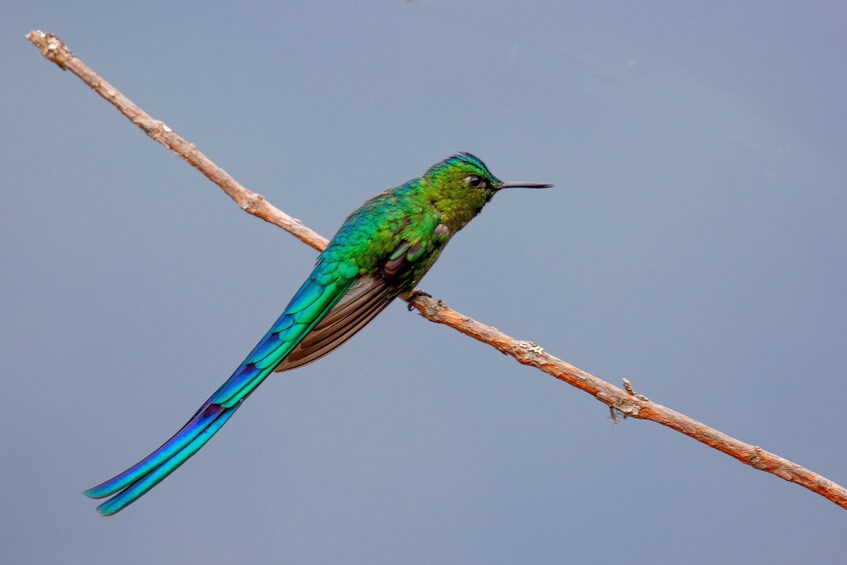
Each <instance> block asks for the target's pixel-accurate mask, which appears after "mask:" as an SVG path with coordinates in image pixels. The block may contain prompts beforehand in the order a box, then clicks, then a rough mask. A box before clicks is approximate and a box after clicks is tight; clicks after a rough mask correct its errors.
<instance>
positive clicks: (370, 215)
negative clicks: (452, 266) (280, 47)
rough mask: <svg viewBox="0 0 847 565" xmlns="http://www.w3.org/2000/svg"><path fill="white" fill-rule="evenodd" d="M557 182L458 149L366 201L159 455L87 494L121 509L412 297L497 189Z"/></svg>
mask: <svg viewBox="0 0 847 565" xmlns="http://www.w3.org/2000/svg"><path fill="white" fill-rule="evenodd" d="M551 186H552V185H550V184H545V183H533V182H503V181H501V180H499V179H498V178H497V177H495V176H494V175H493V174H491V172H490V171H489V170H488V167H486V166H485V164H484V163H483V162H482V161H481V160H480V159H479V158H477V157H475V156H473V155H471V154H470V153H458V154H456V155H453V156H451V157H448V158H447V159H444V160H443V161H441V162H439V163H436V164H435V165H433V166H432V167H430V168H429V170H427V171H426V173H424V175H423V176H422V177H419V178H416V179H412V180H410V181H408V182H406V183H405V184H402V185H400V186H397V187H395V188H391V189H388V190H386V191H385V192H382V193H380V194H378V195H376V196H374V197H373V198H371V199H370V200H367V201H366V202H365V203H364V204H362V205H361V206H360V207H359V208H358V209H357V210H355V211H354V212H353V213H352V214H350V216H349V217H348V218H347V219H346V220H345V221H344V223H343V224H342V225H341V228H340V229H339V230H338V232H337V233H336V234H335V236H333V238H332V240H331V241H330V242H329V244H328V245H327V247H326V249H324V251H323V252H322V253H321V254H320V255H319V256H318V258H317V261H316V264H315V267H314V269H313V270H312V272H311V273H310V274H309V277H308V278H307V279H306V281H305V282H304V283H303V285H302V286H301V287H300V289H299V290H298V291H297V293H296V294H295V295H294V297H293V298H292V299H291V301H290V302H289V303H288V306H286V307H285V310H284V311H283V312H282V314H281V315H280V317H279V319H277V321H276V322H275V323H274V324H273V326H271V328H270V330H268V332H267V333H266V334H265V335H264V337H262V339H261V340H260V341H259V343H258V344H257V345H256V346H255V347H254V348H253V350H252V351H251V352H250V354H249V355H247V357H246V358H245V359H244V361H243V362H242V363H241V365H239V366H238V368H237V369H236V370H235V372H234V373H233V374H232V376H230V377H229V379H228V380H227V381H226V382H225V383H224V384H223V385H221V387H220V388H219V389H218V390H216V391H215V393H214V394H212V396H211V397H210V398H209V399H208V400H207V401H206V402H204V403H203V405H202V406H200V408H199V409H198V410H197V412H195V414H194V416H192V417H191V419H190V420H188V422H187V423H186V424H185V425H184V426H183V427H182V428H181V429H180V430H179V431H178V432H177V433H176V434H175V435H174V436H173V437H171V438H170V439H169V440H168V441H166V442H165V443H164V444H162V446H161V447H159V448H158V449H156V450H155V451H154V452H153V453H151V454H150V455H148V456H147V457H145V458H144V459H142V460H141V461H139V462H138V463H136V464H135V465H133V466H132V467H130V468H129V469H127V470H126V471H124V472H122V473H120V474H119V475H116V476H115V477H113V478H111V479H109V480H108V481H106V482H104V483H101V484H99V485H97V486H95V487H92V488H90V489H88V490H86V491H85V492H84V494H85V495H86V496H89V497H90V498H105V497H111V498H109V499H108V500H107V501H105V502H103V503H102V504H100V506H98V507H97V510H98V511H99V512H100V513H101V514H102V515H104V516H111V515H113V514H115V513H117V512H120V511H121V510H123V509H124V508H126V507H127V506H129V505H130V504H132V503H133V502H135V501H136V500H138V498H140V497H141V496H142V495H144V494H145V493H147V492H148V491H149V490H150V489H152V488H153V487H154V486H156V485H157V484H159V482H161V481H162V480H163V479H165V478H166V477H167V476H168V475H170V474H171V473H173V472H174V471H175V470H176V469H177V468H179V467H180V465H182V464H183V463H185V462H186V461H187V460H188V459H189V458H190V457H191V456H193V455H194V454H195V453H197V451H198V450H199V449H200V448H201V447H203V446H204V445H205V444H206V442H208V441H209V440H210V439H211V438H212V436H213V435H215V434H216V433H217V431H218V430H219V429H221V427H222V426H223V425H224V424H226V423H227V421H229V419H230V418H231V417H232V415H233V414H235V411H236V410H238V408H239V407H240V406H241V404H242V403H243V402H244V401H245V400H246V399H247V397H248V396H250V395H251V394H252V393H253V391H254V390H255V389H256V387H258V386H259V385H260V384H262V382H263V381H264V380H265V379H266V378H267V377H268V375H270V374H271V373H272V372H279V371H288V370H291V369H296V368H297V367H302V366H303V365H306V364H308V363H311V362H312V361H315V360H317V359H319V358H321V357H323V356H324V355H327V354H328V353H330V352H331V351H333V350H335V349H336V348H337V347H338V346H340V345H341V344H343V343H344V342H346V341H347V340H348V339H350V338H351V337H352V336H353V335H354V334H355V333H357V332H358V331H359V330H360V329H362V328H363V327H364V326H365V325H367V324H368V322H370V321H371V320H372V319H373V318H374V316H376V315H377V314H379V313H380V312H381V311H382V310H383V309H385V307H386V306H388V304H389V303H390V302H391V301H392V300H394V299H395V298H397V297H398V296H400V297H403V298H406V299H409V298H413V297H414V296H415V295H416V292H418V291H415V287H416V286H417V284H418V282H420V280H421V278H422V277H423V276H424V275H425V274H426V272H427V271H429V269H430V268H431V267H432V265H433V264H434V263H435V261H436V260H437V259H438V256H439V255H440V254H441V251H442V250H443V249H444V246H445V245H447V242H448V241H450V238H452V237H453V236H454V235H456V233H457V232H458V231H459V230H461V229H462V228H463V227H464V226H465V225H467V223H468V222H470V221H471V220H472V219H473V218H474V217H475V216H476V215H477V214H479V212H480V211H481V210H482V208H483V206H485V205H486V204H487V203H488V201H490V200H491V198H492V197H493V196H494V195H495V194H496V193H497V192H499V191H501V190H503V189H506V188H519V187H522V188H549V187H551ZM410 309H411V307H410Z"/></svg>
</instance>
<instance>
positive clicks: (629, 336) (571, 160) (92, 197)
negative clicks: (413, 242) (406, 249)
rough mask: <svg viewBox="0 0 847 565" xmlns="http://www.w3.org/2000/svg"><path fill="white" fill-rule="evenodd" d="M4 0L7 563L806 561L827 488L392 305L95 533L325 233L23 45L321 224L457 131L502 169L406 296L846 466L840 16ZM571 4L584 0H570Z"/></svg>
mask: <svg viewBox="0 0 847 565" xmlns="http://www.w3.org/2000/svg"><path fill="white" fill-rule="evenodd" d="M276 4H279V3H269V4H267V5H262V4H249V3H248V4H243V5H239V6H238V7H235V6H236V4H235V3H232V2H203V3H179V4H173V3H157V2H152V3H146V4H143V5H142V4H137V3H127V4H126V5H122V4H119V3H93V2H92V3H74V5H73V6H72V5H71V4H69V3H65V2H41V3H39V2H27V3H24V2H14V3H12V2H4V5H3V22H2V23H0V43H2V52H3V62H2V64H0V100H2V104H0V190H2V191H3V193H2V196H3V199H2V206H0V241H2V244H0V264H1V265H2V271H0V273H2V276H1V277H0V319H2V322H0V343H2V356H3V366H4V367H5V371H4V373H5V378H4V379H3V382H4V393H5V394H4V399H5V407H4V410H3V412H2V416H0V450H2V453H3V454H4V456H3V463H2V465H0V483H2V484H3V485H5V487H4V488H3V489H0V557H1V558H2V559H0V560H2V561H3V562H4V563H51V562H52V563H55V562H61V561H64V562H75V563H90V564H97V563H114V562H116V561H120V562H122V563H144V562H189V561H191V562H201V561H202V562H204V563H223V562H232V561H234V560H238V561H239V562H250V561H255V562H286V563H368V564H371V563H412V564H415V563H421V564H424V563H426V564H428V563H565V562H571V563H608V562H610V561H617V560H621V559H623V560H626V561H627V562H629V563H681V562H684V563H749V562H769V563H795V562H805V563H833V562H836V561H839V560H841V559H843V556H844V554H845V550H847V541H845V539H846V538H845V527H844V524H845V516H847V514H845V513H844V511H843V510H842V509H840V508H838V507H837V506H835V505H833V504H832V503H830V502H827V501H826V500H824V499H822V498H820V497H818V496H815V495H813V494H811V493H810V492H808V491H806V490H805V489H802V488H800V487H797V486H795V485H792V484H789V483H786V482H784V481H781V480H779V479H777V478H775V477H773V476H771V475H766V474H763V473H760V472H757V471H754V470H752V469H750V468H748V467H745V466H743V465H741V464H740V463H738V462H736V461H735V460H733V459H730V458H728V457H726V456H724V455H721V454H719V453H717V452H715V451H712V450H710V449H708V448H706V447H705V446H702V445H700V444H698V443H696V442H694V441H692V440H690V439H688V438H686V437H684V436H681V435H679V434H676V433H673V432H671V431H669V430H666V429H664V428H661V427H660V426H657V425H656V424H652V423H649V422H639V421H625V422H623V423H621V424H619V425H616V426H615V425H612V424H611V423H610V421H609V418H608V410H607V409H606V408H605V407H604V406H603V405H602V404H600V403H598V402H596V401H595V400H593V399H592V398H591V397H589V396H587V395H585V394H583V393H580V392H578V391H576V390H575V389H572V388H569V387H567V386H565V385H563V384H561V383H559V382H558V381H555V380H554V379H552V378H551V377H549V376H546V375H544V374H542V373H539V372H537V371H533V370H530V369H527V368H524V367H522V366H520V365H518V364H517V363H515V362H514V361H513V360H511V359H509V358H506V357H503V356H502V355H499V354H497V353H496V352H495V351H493V350H492V349H490V348H487V347H485V346H482V345H480V344H478V343H476V342H472V341H470V340H468V339H467V338H464V337H462V336H460V335H459V334H457V333H455V332H453V331H451V330H448V329H446V328H443V327H439V326H436V325H434V324H430V323H428V322H426V321H424V320H421V319H419V317H418V316H416V315H415V314H413V313H409V312H407V311H406V310H405V308H404V307H403V305H402V304H397V305H392V306H391V307H390V308H389V309H388V310H387V311H386V312H385V313H384V314H383V315H381V316H380V317H379V318H378V319H377V320H376V321H375V322H374V323H373V324H372V325H371V326H369V327H368V328H367V329H366V330H364V331H363V332H362V334H360V335H359V336H357V337H356V338H355V339H353V340H352V341H351V343H350V344H348V345H346V346H345V347H343V348H342V349H341V350H339V351H338V352H336V353H334V354H333V355H331V356H330V357H328V358H325V359H323V360H321V361H320V362H319V363H316V364H313V365H311V366H309V367H306V368H304V369H302V370H298V371H296V372H294V373H288V374H285V375H283V376H276V377H275V378H273V379H271V380H270V381H269V382H267V383H266V384H265V385H264V386H263V387H262V389H261V390H260V391H259V392H258V393H257V394H256V395H254V396H253V397H251V398H250V401H249V403H248V405H247V406H245V407H244V409H243V410H240V411H239V414H238V416H236V417H235V418H234V419H233V420H232V422H231V423H230V424H229V425H228V426H226V428H225V429H224V430H223V431H222V432H221V433H220V434H219V435H218V436H217V437H215V438H214V440H213V441H212V442H211V443H210V444H209V445H208V446H207V447H206V448H205V449H204V450H203V451H202V452H201V453H200V454H199V455H198V456H197V457H195V458H194V459H193V460H191V461H190V462H189V463H188V464H186V465H185V466H184V467H183V468H182V469H180V470H179V471H178V472H177V473H175V474H174V475H173V476H172V477H170V478H169V479H168V480H166V481H165V482H164V483H162V484H161V485H160V486H158V487H157V488H156V489H154V490H153V491H152V492H151V493H150V494H148V495H147V496H145V497H144V498H143V499H142V500H141V501H139V502H138V503H137V504H135V505H133V506H132V507H131V508H129V509H128V510H126V511H124V512H123V513H121V514H120V515H119V516H117V517H115V518H112V519H104V518H101V517H100V516H99V515H98V514H97V513H96V512H95V511H94V508H95V504H93V503H92V501H90V500H87V499H86V498H84V497H83V496H81V495H80V494H79V493H80V491H82V490H83V489H84V488H87V487H89V486H92V485H93V484H95V483H97V482H100V481H101V480H103V479H106V478H108V477H110V476H111V475H113V474H114V473H116V472H118V471H120V470H122V469H124V468H125V467H127V466H128V465H130V464H132V463H134V462H135V461H136V460H138V459H139V458H140V457H142V456H144V455H145V454H147V453H148V452H149V451H151V450H152V449H153V448H155V447H156V446H157V445H159V444H160V443H161V442H162V441H163V440H165V439H166V438H167V437H169V436H170V435H171V434H172V433H173V432H174V431H176V429H177V428H178V427H179V426H180V425H182V424H183V422H184V421H185V420H186V419H187V418H188V417H189V416H190V415H191V414H192V413H193V412H194V410H195V409H196V408H197V407H198V406H199V404H200V403H201V402H202V401H203V400H204V399H205V398H207V397H208V395H209V394H210V393H211V392H212V391H213V390H214V389H215V388H216V387H217V386H218V385H219V384H220V383H221V382H223V380H225V379H226V378H227V377H228V376H229V374H230V372H231V371H232V370H233V369H234V368H235V367H236V366H237V365H238V363H239V362H240V361H241V359H242V358H243V356H244V355H245V354H246V353H247V352H248V351H249V350H250V348H251V347H252V346H253V345H254V343H255V342H256V341H257V340H258V339H259V338H260V337H261V335H262V334H263V333H264V331H265V330H266V329H267V327H268V326H269V325H270V324H271V323H272V322H273V320H275V319H276V316H277V314H278V313H279V311H280V310H281V308H282V307H283V306H284V305H285V303H286V302H287V301H288V299H289V298H290V297H291V295H292V294H293V292H294V291H295V290H296V288H297V287H298V286H299V284H300V283H301V281H302V280H303V278H304V277H305V276H306V274H307V273H308V271H309V269H310V268H311V265H312V262H313V261H314V256H315V254H314V252H313V251H312V250H310V249H309V248H307V247H305V246H304V245H302V244H300V243H299V242H297V241H296V240H294V239H293V238H292V237H290V236H289V235H287V234H285V233H284V232H282V231H280V230H278V229H276V228H274V227H272V226H269V225H267V224H265V223H263V222H261V221H259V220H256V219H254V218H252V217H250V216H248V215H247V214H244V213H242V212H241V211H240V210H239V209H238V208H237V207H235V206H234V205H233V204H232V203H231V202H230V201H229V200H228V199H227V198H226V197H225V196H224V195H223V194H222V193H221V192H220V191H219V190H218V189H217V188H216V187H214V186H213V185H211V184H210V183H209V182H208V181H207V180H205V179H204V178H203V177H202V176H200V175H199V174H198V173H196V172H195V171H194V170H193V169H191V168H190V167H188V166H186V165H185V163H183V162H182V161H181V160H180V159H178V158H176V157H175V156H173V155H172V154H169V152H167V151H166V150H164V149H163V148H162V147H160V146H158V145H157V144H155V143H153V142H151V141H150V140H149V139H147V138H146V137H145V136H144V135H143V134H141V133H140V132H139V131H138V130H136V129H135V128H134V127H133V126H132V125H131V124H130V123H129V122H128V121H127V120H125V119H124V118H123V117H121V116H119V115H118V114H117V113H116V112H115V111H114V110H113V109H112V108H111V107H109V106H108V105H107V104H105V103H104V102H103V101H102V100H100V99H99V98H98V97H97V96H95V95H94V94H93V93H92V92H90V90H89V89H88V88H87V87H85V86H84V85H83V84H82V83H81V82H80V81H78V80H77V79H75V78H74V77H73V76H71V75H70V74H69V73H62V72H60V71H59V70H58V69H57V68H56V67H55V66H53V65H51V64H49V63H47V62H46V61H45V60H43V59H42V58H41V57H40V56H39V54H38V53H37V51H36V50H35V49H34V48H33V47H31V46H30V45H29V44H28V43H27V42H26V40H25V39H24V35H25V34H26V33H27V32H28V31H30V30H31V29H34V28H40V29H43V30H45V31H50V32H54V33H56V34H58V35H59V36H60V37H61V38H62V39H63V40H65V41H66V42H67V43H68V45H69V46H70V47H71V49H73V50H74V52H75V53H76V54H77V55H79V56H80V57H81V58H82V59H83V60H84V61H86V62H87V63H88V64H89V65H90V66H91V67H93V68H94V69H95V70H96V71H98V72H100V73H101V74H102V76H103V77H104V78H106V79H107V80H109V81H110V82H112V83H113V84H114V85H115V86H117V87H118V88H120V89H121V90H123V91H124V92H125V93H126V94H127V95H128V96H130V97H131V98H132V99H133V100H134V101H135V102H137V103H138V104H139V105H141V106H142V107H143V108H145V109H146V110H147V111H149V112H151V113H152V114H153V115H154V116H156V117H157V118H160V119H162V120H164V121H165V122H167V123H168V124H169V125H170V126H171V127H172V128H174V129H175V130H176V131H178V132H180V133H181V134H183V135H184V136H186V137H187V138H189V139H190V140H191V141H193V142H194V143H196V144H197V145H198V147H199V148H200V149H201V150H203V151H204V152H206V154H207V155H209V156H210V157H211V158H213V159H215V160H216V161H217V162H218V163H219V164H220V165H222V166H223V167H224V168H226V169H227V170H228V171H229V172H230V173H232V174H233V175H235V176H236V177H237V178H238V179H239V180H240V181H241V182H243V183H244V184H245V185H247V186H249V187H250V188H252V189H254V190H256V191H258V192H260V193H262V194H264V195H265V196H266V197H267V198H268V199H269V200H270V201H271V202H273V203H274V204H276V205H277V206H279V207H280V208H282V209H283V210H285V211H287V212H288V213H290V214H292V215H294V216H296V217H299V218H301V219H302V220H303V221H305V222H306V223H307V224H308V225H310V226H311V227H313V228H314V229H316V230H318V231H320V232H321V233H323V234H324V235H327V236H330V235H332V233H333V232H334V230H335V229H336V228H337V227H338V226H339V225H340V223H341V221H342V220H343V219H344V217H345V216H346V215H347V213H349V212H350V211H351V210H353V209H354V208H355V207H356V206H357V205H358V204H359V203H361V202H362V201H363V200H364V199H366V198H368V197H369V196H371V195H373V194H375V193H376V192H379V191H381V190H383V189H385V188H387V187H390V186H393V185H396V184H399V183H401V182H404V181H405V180H407V179H409V178H412V177H415V176H418V175H420V174H421V173H422V172H423V171H424V170H425V169H426V168H427V167H428V166H429V165H431V164H432V163H434V162H436V161H438V160H440V159H442V158H443V157H446V156H447V155H449V154H451V153H454V152H456V151H460V150H467V151H472V152H474V153H475V154H477V155H479V156H480V157H481V158H482V159H484V160H485V161H486V162H487V163H488V165H489V166H490V167H491V169H492V171H493V172H494V174H496V175H498V176H499V177H501V178H504V179H514V180H536V181H546V182H553V183H555V184H556V188H555V189H554V190H551V191H543V192H530V191H527V192H519V191H513V192H511V193H508V194H502V195H500V196H498V197H497V198H496V199H495V200H494V202H492V204H491V205H490V206H489V207H488V208H487V209H486V210H485V212H484V213H483V214H482V215H481V216H480V217H479V218H478V219H477V220H475V221H474V222H473V223H472V224H471V225H470V226H469V227H468V228H467V229H466V230H465V231H464V232H463V233H462V234H461V235H460V236H459V237H457V238H456V239H455V240H454V241H453V242H452V243H451V245H450V247H449V248H448V249H447V251H446V252H445V253H444V255H443V256H442V258H441V260H440V261H439V263H438V265H436V267H435V268H434V269H433V271H432V272H431V273H430V274H429V275H428V276H427V278H426V279H425V280H424V283H423V284H422V287H423V288H424V289H426V290H427V291H429V292H430V293H432V294H433V295H434V296H435V297H438V298H442V299H444V300H446V301H447V302H448V303H449V304H451V305H452V306H453V307H455V308H457V309H458V310H460V311H461V312H463V313H466V314H468V315H471V316H473V317H475V318H477V319H479V320H481V321H483V322H486V323H489V324H492V325H495V326H497V327H498V328H500V329H502V330H504V331H506V332H507V333H509V334H511V335H513V336H516V337H520V338H523V339H531V340H533V341H535V342H537V343H539V344H541V345H542V346H543V347H545V348H546V349H547V350H548V351H550V352H551V353H553V354H555V355H558V356H559V357H562V358H564V359H566V360H567V361H569V362H571V363H573V364H575V365H577V366H579V367H581V368H583V369H585V370H587V371H590V372H592V373H594V374H596V375H598V376H600V377H602V378H605V379H607V380H609V381H612V382H614V383H619V382H620V379H621V378H622V377H627V378H629V379H630V380H631V381H632V382H633V384H634V385H635V387H636V389H637V390H638V391H639V392H641V393H643V394H646V395H647V396H649V397H650V398H651V399H653V400H655V401H657V402H660V403H662V404H665V405H667V406H670V407H672V408H675V409H677V410H679V411H682V412H684V413H686V414H688V415H690V416H692V417H695V418H698V419H700V420H702V421H704V422H706V423H708V424H710V425H712V426H715V427H717V428H718V429H720V430H722V431H724V432H726V433H729V434H731V435H734V436H736V437H738V438H740V439H742V440H745V441H748V442H751V443H754V444H757V445H761V446H762V447H763V448H765V449H768V450H771V451H773V452H775V453H777V454H779V455H782V456H784V457H787V458H789V459H792V460H794V461H796V462H798V463H801V464H803V465H806V466H808V467H810V468H811V469H813V470H816V471H818V472H820V473H822V474H824V475H825V476H828V477H829V478H831V479H833V480H835V481H837V482H840V483H842V484H844V483H847V449H845V442H844V432H843V430H844V417H843V410H844V407H843V405H844V398H845V395H847V379H845V374H844V373H845V371H844V352H845V350H847V300H845V296H846V295H845V287H847V265H845V261H844V257H845V252H847V222H845V221H844V218H845V215H847V195H845V187H846V186H847V183H845V179H847V160H845V155H847V137H846V136H845V135H844V132H845V131H847V112H846V111H845V110H847V103H845V97H844V92H845V91H847V78H845V77H847V72H845V71H846V70H847V69H845V65H844V45H843V23H844V21H845V17H847V13H845V12H847V10H845V8H844V7H843V5H842V4H840V3H837V2H832V3H800V2H783V3H780V2H744V3H737V2H725V3H724V2H717V3H715V2H710V3H708V4H707V3H701V4H700V5H699V6H696V5H694V3H668V2H647V3H637V4H636V3H629V2H622V3H592V4H591V6H590V7H586V6H585V5H577V4H569V3H563V2H558V1H557V2H521V3H518V2H491V1H489V2H472V1H469V0H468V1H455V2H453V1H447V0H443V1H437V0H433V1H429V2H428V1H423V2H414V3H406V2H399V1H392V2H372V3H361V2H357V3H349V2H348V3H337V4H335V3H333V4H331V5H327V4H326V3H305V2H304V3H298V5H296V6H295V5H291V6H286V7H280V6H278V5H276ZM586 4H587V3H586Z"/></svg>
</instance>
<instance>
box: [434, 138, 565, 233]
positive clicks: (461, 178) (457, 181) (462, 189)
mask: <svg viewBox="0 0 847 565" xmlns="http://www.w3.org/2000/svg"><path fill="white" fill-rule="evenodd" d="M421 180H422V181H423V183H424V184H425V185H426V186H427V187H428V188H429V189H430V191H431V192H430V193H431V194H432V196H433V204H435V206H436V207H438V208H439V209H440V210H441V212H442V214H444V215H445V220H447V221H452V222H451V223H454V224H455V225H454V226H450V227H451V231H456V230H457V229H458V228H461V227H462V226H464V225H465V224H466V223H468V222H469V221H470V220H471V219H472V218H473V217H474V216H476V215H477V214H478V213H479V211H480V210H482V207H483V206H485V204H486V203H487V202H488V201H489V200H491V198H492V197H493V196H494V194H495V193H497V191H499V190H503V189H504V188H549V187H551V186H553V185H552V184H546V183H538V182H503V181H501V180H500V179H498V178H497V177H495V176H494V175H493V174H491V171H489V170H488V167H486V166H485V163H483V162H482V160H481V159H480V158H478V157H476V156H474V155H471V154H470V153H458V154H456V155H453V156H452V157H448V158H447V159H444V160H443V161H441V162H440V163H436V164H435V165H433V166H432V167H430V168H429V170H428V171H427V172H426V173H425V174H424V176H423V178H422V179H421Z"/></svg>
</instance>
